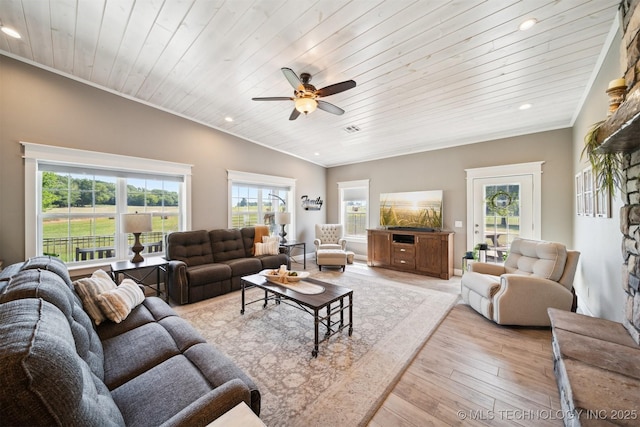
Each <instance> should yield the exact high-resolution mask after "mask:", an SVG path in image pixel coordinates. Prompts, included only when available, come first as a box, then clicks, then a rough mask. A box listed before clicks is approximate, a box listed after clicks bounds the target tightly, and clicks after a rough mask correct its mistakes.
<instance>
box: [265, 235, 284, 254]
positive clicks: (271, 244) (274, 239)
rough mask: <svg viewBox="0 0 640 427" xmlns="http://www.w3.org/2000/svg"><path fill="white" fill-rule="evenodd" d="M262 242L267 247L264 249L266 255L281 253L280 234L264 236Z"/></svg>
mask: <svg viewBox="0 0 640 427" xmlns="http://www.w3.org/2000/svg"><path fill="white" fill-rule="evenodd" d="M262 243H263V244H264V245H265V247H266V249H263V252H264V255H278V254H279V253H280V238H279V237H278V236H264V237H262Z"/></svg>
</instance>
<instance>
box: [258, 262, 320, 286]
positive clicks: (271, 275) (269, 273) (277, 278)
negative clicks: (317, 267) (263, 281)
mask: <svg viewBox="0 0 640 427" xmlns="http://www.w3.org/2000/svg"><path fill="white" fill-rule="evenodd" d="M260 275H261V276H264V277H266V278H267V280H268V281H270V282H273V283H283V284H286V283H291V282H298V281H300V280H302V279H306V278H307V277H309V273H308V272H307V271H289V270H287V266H286V265H281V266H280V268H279V269H277V270H273V269H268V270H262V271H261V272H260Z"/></svg>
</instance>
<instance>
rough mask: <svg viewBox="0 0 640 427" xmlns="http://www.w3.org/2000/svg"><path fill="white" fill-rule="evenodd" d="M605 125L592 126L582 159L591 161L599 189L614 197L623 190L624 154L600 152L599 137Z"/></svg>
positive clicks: (585, 141) (595, 124)
mask: <svg viewBox="0 0 640 427" xmlns="http://www.w3.org/2000/svg"><path fill="white" fill-rule="evenodd" d="M603 124H604V120H602V121H599V122H597V123H594V124H593V125H591V127H590V128H589V130H588V131H587V134H586V135H585V137H584V148H583V149H582V154H581V155H580V158H581V159H582V158H584V157H585V156H586V157H587V159H588V160H589V163H590V164H591V169H592V170H593V176H594V177H595V184H596V187H597V189H598V190H599V191H603V190H608V191H609V194H611V195H614V194H615V190H616V188H618V189H622V181H623V177H622V154H621V153H603V152H600V151H598V148H599V147H600V143H599V142H598V140H597V135H598V130H600V127H601V126H602V125H603Z"/></svg>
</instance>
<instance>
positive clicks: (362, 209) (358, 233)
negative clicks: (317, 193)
mask: <svg viewBox="0 0 640 427" xmlns="http://www.w3.org/2000/svg"><path fill="white" fill-rule="evenodd" d="M338 191H339V194H340V223H341V224H342V225H343V228H344V237H345V238H348V239H353V240H360V239H366V237H367V227H368V224H369V209H368V207H369V180H368V179H367V180H358V181H345V182H339V183H338Z"/></svg>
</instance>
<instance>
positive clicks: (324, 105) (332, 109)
mask: <svg viewBox="0 0 640 427" xmlns="http://www.w3.org/2000/svg"><path fill="white" fill-rule="evenodd" d="M318 108H319V109H321V110H324V111H326V112H327V113H331V114H336V115H338V116H341V115H342V114H344V110H343V109H342V108H340V107H336V106H335V105H333V104H329V103H328V102H325V101H318Z"/></svg>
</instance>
